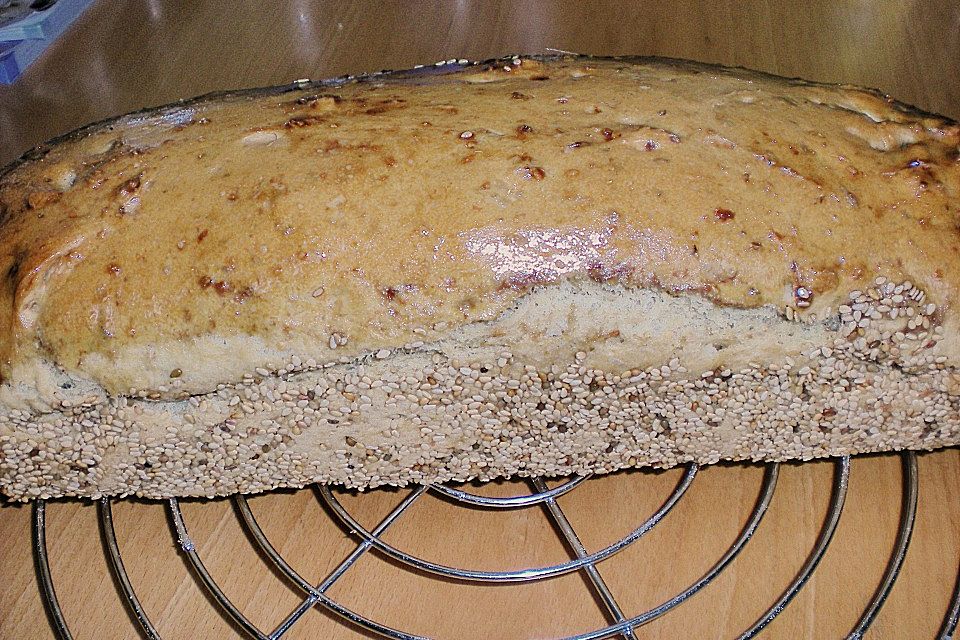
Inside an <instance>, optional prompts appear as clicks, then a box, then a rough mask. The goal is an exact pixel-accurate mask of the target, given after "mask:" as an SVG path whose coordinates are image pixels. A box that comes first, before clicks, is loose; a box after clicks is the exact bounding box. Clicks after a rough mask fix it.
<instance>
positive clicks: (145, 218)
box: [0, 57, 960, 393]
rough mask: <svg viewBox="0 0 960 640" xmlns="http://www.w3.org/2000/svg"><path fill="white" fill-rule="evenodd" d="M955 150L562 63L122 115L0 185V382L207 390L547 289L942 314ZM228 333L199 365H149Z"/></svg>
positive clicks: (640, 67)
mask: <svg viewBox="0 0 960 640" xmlns="http://www.w3.org/2000/svg"><path fill="white" fill-rule="evenodd" d="M958 144H960V128H958V126H957V125H956V124H955V123H952V122H949V121H947V120H945V119H943V118H938V117H935V116H929V115H926V114H920V113H917V112H912V111H909V110H907V109H904V108H903V107H902V106H899V105H896V104H892V103H891V102H890V101H888V100H886V99H884V98H883V97H882V96H879V95H877V94H876V93H874V92H869V91H865V90H859V89H852V88H846V87H843V88H841V87H828V86H822V85H812V84H809V83H804V82H799V81H786V80H782V79H775V78H772V77H770V76H765V75H761V74H756V73H753V72H748V71H743V70H730V69H721V68H717V67H709V66H702V65H694V64H687V63H668V62H663V61H633V60H609V59H581V58H574V57H560V58H555V59H541V60H533V59H524V60H520V61H519V64H516V63H513V62H511V61H510V60H504V61H499V62H495V63H490V64H484V65H480V66H476V67H468V68H465V69H463V70H460V71H456V72H446V73H436V74H429V73H425V72H421V74H420V75H417V74H411V73H406V74H399V75H398V76H396V77H395V76H393V75H391V74H385V75H381V76H376V77H373V78H367V79H365V80H364V81H362V82H358V81H353V80H346V81H343V82H342V83H332V84H331V83H327V84H323V85H320V86H312V87H309V88H306V89H303V90H288V91H283V92H279V90H265V91H263V90H262V91H257V92H253V93H252V94H250V95H245V94H243V93H237V94H231V95H228V96H227V97H225V98H218V99H212V100H200V101H195V102H192V103H185V104H184V105H181V106H177V107H172V108H166V109H159V110H156V111H152V112H146V113H143V114H140V115H136V116H133V117H126V118H121V119H119V120H116V121H113V122H110V123H104V124H101V125H99V126H97V127H95V128H93V129H88V130H87V131H85V133H84V134H83V135H78V136H73V137H72V138H71V139H70V140H69V141H66V142H63V143H61V144H60V145H58V146H55V147H52V148H50V149H48V150H47V151H46V152H45V153H43V154H39V157H37V158H35V159H33V160H30V161H27V162H25V163H23V164H22V165H20V166H18V167H16V168H14V169H13V170H12V171H10V172H8V173H7V175H6V176H4V177H3V179H2V184H0V193H2V196H0V202H2V207H3V227H2V228H3V237H2V245H0V253H2V257H0V272H2V273H4V274H5V275H6V277H5V280H6V286H4V287H3V289H2V294H0V295H2V296H3V300H2V301H0V308H3V309H4V310H5V313H4V316H5V317H4V318H2V320H3V323H4V326H5V327H8V328H7V329H5V330H4V331H3V332H2V335H3V343H2V345H0V348H2V349H3V352H4V361H3V367H2V373H3V376H4V378H5V380H8V381H11V382H14V383H16V382H17V374H16V372H17V371H18V367H19V366H21V365H23V363H29V362H32V361H33V360H35V359H37V358H43V359H46V360H48V361H49V362H52V363H55V364H56V365H58V366H59V367H62V368H63V369H64V370H66V371H67V372H69V373H75V374H77V375H79V376H81V377H89V378H92V379H93V380H94V381H95V382H96V383H98V384H100V385H102V386H103V387H104V388H105V389H106V390H107V391H109V392H112V393H125V392H128V391H129V389H130V388H131V387H134V388H136V389H138V390H145V391H148V392H151V391H155V390H156V388H157V387H158V386H159V385H161V384H163V383H164V381H165V380H167V379H168V377H169V373H170V372H172V371H174V370H176V369H179V370H180V371H181V380H182V383H183V390H184V391H189V392H194V393H196V392H203V391H209V390H210V389H212V388H214V387H215V386H216V384H217V383H224V382H231V381H235V380H237V379H238V378H239V375H241V374H242V372H244V371H249V370H251V369H253V368H254V367H257V366H266V365H268V364H270V363H271V362H272V361H275V360H277V356H276V354H284V353H293V352H298V351H299V352H301V355H310V356H314V357H318V358H320V359H323V357H324V354H325V352H326V353H327V354H328V355H329V352H330V351H331V350H330V347H329V344H330V339H331V336H333V335H335V334H336V335H338V336H342V337H343V338H345V339H346V341H347V343H346V344H345V345H337V347H338V349H337V350H336V352H335V355H336V356H341V355H344V354H346V355H354V354H358V353H363V352H365V351H369V350H376V349H378V348H381V347H391V346H396V345H399V344H404V343H407V342H409V341H411V340H413V339H415V334H414V333H413V330H414V329H416V328H422V329H425V330H426V331H428V332H429V334H430V335H431V336H432V337H439V334H440V333H442V331H440V332H438V331H436V330H435V329H434V327H437V326H440V327H444V326H447V327H456V326H459V325H464V324H469V323H471V322H475V321H478V320H488V319H491V318H494V317H497V316H498V315H499V314H501V313H502V312H503V311H504V310H506V309H507V308H509V307H510V306H511V305H512V304H513V303H514V302H515V301H516V299H517V298H518V297H519V296H521V295H522V294H523V293H524V292H526V291H528V290H529V288H530V287H531V286H533V285H539V284H553V283H556V282H558V281H560V280H564V279H574V280H576V279H591V278H592V279H598V280H603V281H607V282H618V283H620V284H623V285H625V286H628V287H634V286H638V287H656V288H661V289H664V290H666V291H669V292H674V293H680V292H694V293H698V294H702V295H704V296H706V297H707V298H709V299H710V300H712V301H714V302H715V303H717V304H720V305H735V306H742V307H757V306H761V305H774V306H775V307H777V308H779V309H784V308H786V307H794V308H795V309H797V310H799V311H801V312H802V313H804V314H815V313H818V312H820V313H821V314H822V313H823V312H825V311H826V310H827V308H832V309H833V310H835V309H836V307H837V306H838V304H840V300H841V299H843V298H845V295H846V292H848V291H849V290H851V289H855V288H858V286H861V285H862V283H867V282H869V281H870V280H872V278H873V277H875V276H876V275H881V274H882V275H884V276H887V277H890V278H892V279H897V280H904V279H909V280H911V281H912V282H914V283H916V284H918V285H919V286H922V287H923V288H924V289H925V290H926V291H927V295H928V296H929V297H930V298H931V299H932V300H934V301H936V302H937V303H939V305H940V308H941V309H942V312H943V313H944V315H945V316H946V317H945V322H946V324H948V325H949V326H955V325H954V324H953V322H952V317H953V313H954V312H953V303H954V297H955V295H956V290H957V284H958V283H957V277H958V271H957V268H956V264H957V257H956V255H957V251H958V248H960V243H958V234H957V212H956V211H955V209H956V207H957V204H956V203H957V197H958V195H957V194H958V193H960V165H958V152H957V147H958ZM861 288H862V287H861ZM798 292H799V294H798ZM802 296H807V297H802ZM442 323H446V325H444V324H442ZM250 336H252V337H255V338H257V339H258V341H259V342H258V346H257V348H256V349H254V350H253V351H254V352H255V353H251V354H248V355H246V356H244V357H242V358H240V360H239V361H238V362H236V363H233V365H231V363H230V362H224V364H223V368H222V378H221V379H217V378H211V377H210V376H209V375H208V374H209V372H208V371H206V370H203V372H202V374H201V375H196V374H194V373H193V367H191V362H189V361H186V360H184V359H183V358H184V357H186V355H185V354H184V353H177V354H176V355H170V356H169V357H165V356H164V352H165V349H166V347H167V346H168V345H177V344H180V345H182V344H185V343H190V342H191V341H193V340H197V339H201V340H202V339H204V338H211V337H212V338H224V339H226V340H230V339H236V338H240V339H242V338H246V337H250ZM334 339H335V340H336V338H334ZM341 342H342V340H341ZM231 350H232V348H231ZM173 351H178V350H177V349H173ZM179 351H182V350H179ZM151 352H153V353H154V360H155V361H156V362H155V364H152V365H151V364H149V363H148V366H146V367H145V366H144V363H143V357H144V354H149V353H151ZM217 355H219V356H223V355H225V354H217ZM27 368H28V369H29V367H27Z"/></svg>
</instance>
